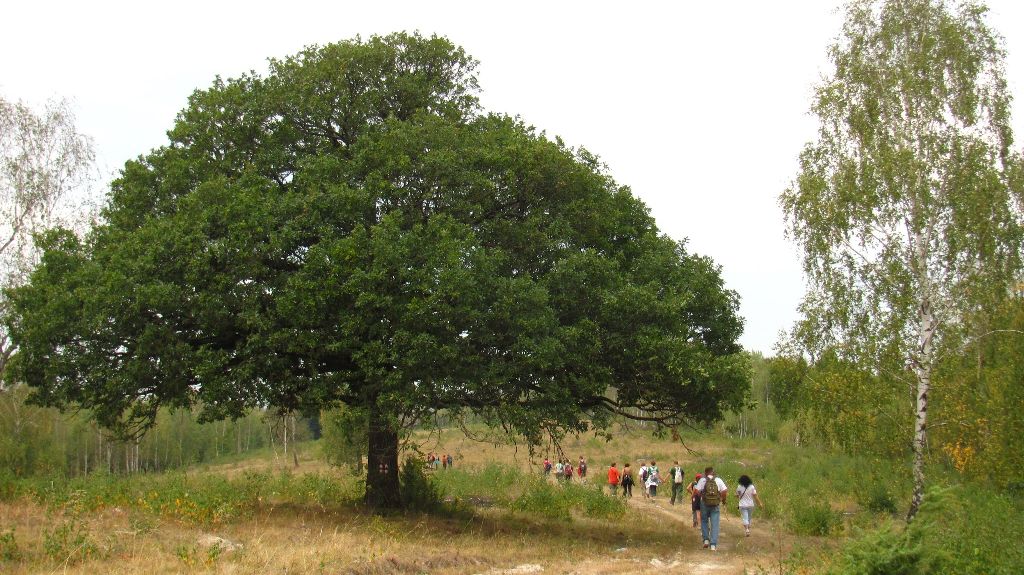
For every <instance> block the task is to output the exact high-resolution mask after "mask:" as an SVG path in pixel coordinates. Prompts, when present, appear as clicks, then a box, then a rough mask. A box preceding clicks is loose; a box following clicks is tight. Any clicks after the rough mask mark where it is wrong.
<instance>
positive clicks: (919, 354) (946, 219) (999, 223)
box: [780, 0, 1022, 519]
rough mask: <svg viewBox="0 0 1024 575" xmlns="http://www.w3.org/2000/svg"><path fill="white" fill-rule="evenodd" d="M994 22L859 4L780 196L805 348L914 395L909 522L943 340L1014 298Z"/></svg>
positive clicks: (1015, 217) (1014, 205) (1017, 187)
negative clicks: (813, 136) (796, 270)
mask: <svg viewBox="0 0 1024 575" xmlns="http://www.w3.org/2000/svg"><path fill="white" fill-rule="evenodd" d="M985 13H986V9H985V7H984V6H981V5H978V4H973V3H964V4H962V5H959V6H958V7H956V8H950V7H949V6H947V5H946V3H945V2H941V1H939V2H936V1H934V0H889V1H885V2H878V1H872V0H855V1H853V2H851V3H850V4H849V5H848V7H847V15H846V21H845V25H844V27H843V30H842V33H841V35H840V36H839V38H838V40H837V42H836V43H835V44H834V45H833V46H832V47H831V49H830V51H829V56H830V59H831V61H832V63H833V64H834V71H833V72H832V73H831V75H830V76H828V77H826V78H825V79H824V80H823V81H822V83H821V85H820V86H818V87H817V90H816V97H815V99H814V103H813V106H812V111H813V113H814V114H816V115H817V117H818V118H819V120H820V128H819V131H818V138H817V141H815V142H812V143H809V144H808V145H807V146H806V147H805V148H804V150H803V153H802V154H801V156H800V172H799V174H798V176H797V177H796V179H795V181H794V182H793V184H792V185H791V186H790V188H789V189H787V190H786V191H785V192H784V193H783V194H782V195H781V198H780V203H781V205H782V207H783V210H784V212H785V214H786V220H787V230H788V235H789V236H790V237H791V238H792V239H793V240H795V241H796V242H797V243H798V244H799V246H800V248H802V251H803V259H804V271H805V273H806V275H807V277H808V280H809V281H808V285H809V289H808V292H807V294H806V296H805V298H804V300H803V303H802V305H801V312H802V314H803V318H802V320H801V322H800V323H799V324H798V325H797V327H796V328H795V330H794V332H793V335H794V340H795V341H796V342H797V343H798V344H799V346H800V347H801V348H802V350H803V351H804V352H806V353H808V354H809V355H810V356H811V358H812V359H813V358H814V357H815V356H816V355H817V354H820V353H821V352H822V351H823V350H825V349H835V350H839V353H841V354H842V355H843V356H844V357H845V358H848V359H851V360H855V361H857V362H861V363H862V364H863V365H866V366H870V367H871V369H873V370H874V371H875V372H876V373H879V374H884V375H885V376H886V377H891V378H895V379H900V378H906V380H907V384H908V385H909V386H910V388H911V389H912V390H913V397H914V416H913V426H914V433H913V445H912V452H913V474H914V492H913V498H912V501H911V505H910V510H909V514H908V519H913V517H914V515H915V514H916V512H917V510H918V507H919V506H920V504H921V500H922V497H923V494H924V485H925V471H924V463H925V456H926V452H927V449H928V442H927V434H928V426H929V422H928V417H927V416H928V397H929V393H930V391H931V387H932V386H931V382H932V373H933V369H934V368H935V365H936V360H937V358H936V349H937V346H939V345H941V344H942V343H943V338H948V337H951V336H952V335H953V334H958V333H960V332H961V330H962V329H963V328H964V327H965V325H966V324H967V323H969V322H971V321H972V318H974V317H977V315H978V313H979V312H980V311H984V310H985V309H988V308H989V307H990V306H991V305H993V304H994V303H995V302H998V301H999V300H1000V299H1002V298H1005V297H1007V296H1008V295H1009V286H1010V285H1011V284H1012V282H1013V281H1014V278H1015V277H1017V274H1018V273H1019V270H1020V267H1021V261H1020V250H1021V238H1022V228H1021V217H1020V216H1021V212H1020V209H1021V203H1020V202H1021V190H1022V185H1021V161H1020V155H1019V153H1017V152H1014V151H1013V150H1012V148H1011V145H1012V134H1011V129H1010V94H1009V93H1008V91H1007V88H1006V81H1005V79H1004V72H1003V60H1004V57H1005V53H1004V49H1003V43H1002V39H1001V38H1000V37H999V36H998V34H997V33H995V32H994V31H993V30H992V29H991V28H990V27H989V26H988V25H987V24H986V22H985ZM908 395H909V393H908ZM909 421H910V419H909V417H908V423H909Z"/></svg>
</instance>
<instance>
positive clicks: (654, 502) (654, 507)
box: [577, 495, 780, 575]
mask: <svg viewBox="0 0 1024 575" xmlns="http://www.w3.org/2000/svg"><path fill="white" fill-rule="evenodd" d="M669 499H670V497H668V496H665V495H660V496H658V497H656V498H653V499H646V498H644V497H642V496H636V497H633V498H631V499H630V501H629V504H630V506H631V507H633V508H634V509H636V510H638V511H640V512H641V513H643V514H645V515H649V516H652V517H655V518H656V520H666V519H667V520H670V521H672V522H673V525H676V526H677V528H678V531H679V550H678V551H676V553H675V554H674V555H672V556H671V557H651V558H649V559H648V560H646V561H644V560H642V559H633V560H631V562H632V563H647V564H648V565H649V566H651V567H653V568H655V569H656V570H657V571H658V572H659V573H680V574H681V573H687V574H693V575H703V574H708V575H743V574H744V573H746V572H752V571H753V568H754V567H756V566H757V565H758V564H759V563H760V564H767V563H768V562H770V561H771V559H772V557H773V556H775V555H777V554H778V550H779V547H780V541H779V540H778V539H777V538H776V537H775V534H774V530H773V529H772V525H770V524H769V523H767V522H765V521H763V520H759V519H758V518H757V517H756V516H755V520H754V524H753V529H752V533H751V536H750V537H746V536H744V534H743V524H742V522H741V521H740V519H739V517H738V516H737V515H736V514H735V510H734V509H732V508H730V509H729V512H730V513H728V514H723V515H722V517H721V522H720V524H719V525H720V528H721V530H720V535H719V544H718V551H711V550H709V549H704V548H703V541H702V539H701V534H700V528H699V527H697V528H694V527H693V523H692V515H691V512H690V504H689V501H688V500H687V501H686V503H685V504H682V505H674V506H673V505H670V504H669ZM614 563H619V564H618V565H614ZM621 568H622V563H621V562H617V561H616V562H612V564H609V563H604V564H602V565H581V566H580V568H579V569H578V570H577V572H578V573H580V574H581V575H583V574H588V575H589V574H603V573H609V574H610V573H619V572H621V571H619V570H620V569H621ZM747 570H750V571H747Z"/></svg>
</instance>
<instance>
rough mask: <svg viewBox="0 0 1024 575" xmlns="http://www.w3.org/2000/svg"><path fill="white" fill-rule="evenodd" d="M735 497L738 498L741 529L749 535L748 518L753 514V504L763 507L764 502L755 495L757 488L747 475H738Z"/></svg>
mask: <svg viewBox="0 0 1024 575" xmlns="http://www.w3.org/2000/svg"><path fill="white" fill-rule="evenodd" d="M736 499H738V500H739V505H740V518H741V519H743V530H744V531H745V532H746V535H747V537H750V518H751V516H753V514H754V505H755V504H756V505H757V506H758V507H760V508H761V509H764V503H761V498H760V497H758V495H757V488H756V487H754V482H752V481H751V480H750V476H748V475H740V479H739V485H738V486H737V487H736Z"/></svg>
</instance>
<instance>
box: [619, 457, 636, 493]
mask: <svg viewBox="0 0 1024 575" xmlns="http://www.w3.org/2000/svg"><path fill="white" fill-rule="evenodd" d="M619 483H620V484H621V485H622V496H623V497H633V469H631V468H630V467H629V463H626V464H624V465H623V466H622V477H621V478H619Z"/></svg>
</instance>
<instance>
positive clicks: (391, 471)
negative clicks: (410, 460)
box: [365, 405, 402, 509]
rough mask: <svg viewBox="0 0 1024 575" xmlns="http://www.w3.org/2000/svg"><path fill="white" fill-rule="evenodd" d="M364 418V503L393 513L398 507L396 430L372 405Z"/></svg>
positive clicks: (399, 500) (399, 497)
mask: <svg viewBox="0 0 1024 575" xmlns="http://www.w3.org/2000/svg"><path fill="white" fill-rule="evenodd" d="M368 417H369V428H368V433H367V436H368V448H369V449H368V451H367V470H366V498H365V502H366V504H367V505H368V506H370V507H377V508H389V509H395V508H398V507H401V505H402V499H401V494H400V492H399V487H398V430H396V429H394V424H393V423H392V421H391V420H390V418H388V417H387V415H386V414H384V413H382V412H381V411H380V409H379V408H378V407H377V406H375V405H371V406H370V409H369V410H368Z"/></svg>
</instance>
